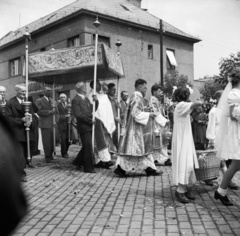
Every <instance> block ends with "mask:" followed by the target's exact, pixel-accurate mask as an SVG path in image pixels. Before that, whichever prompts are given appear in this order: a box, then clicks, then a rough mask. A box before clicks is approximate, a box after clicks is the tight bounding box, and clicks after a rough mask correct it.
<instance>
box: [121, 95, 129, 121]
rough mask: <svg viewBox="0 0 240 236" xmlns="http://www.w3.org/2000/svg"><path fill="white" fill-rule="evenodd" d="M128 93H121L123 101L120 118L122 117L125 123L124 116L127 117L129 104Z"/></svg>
mask: <svg viewBox="0 0 240 236" xmlns="http://www.w3.org/2000/svg"><path fill="white" fill-rule="evenodd" d="M127 100H128V93H127V91H122V92H121V101H120V107H121V109H120V117H121V121H123V118H124V115H125V111H126V109H127V106H128V103H127Z"/></svg>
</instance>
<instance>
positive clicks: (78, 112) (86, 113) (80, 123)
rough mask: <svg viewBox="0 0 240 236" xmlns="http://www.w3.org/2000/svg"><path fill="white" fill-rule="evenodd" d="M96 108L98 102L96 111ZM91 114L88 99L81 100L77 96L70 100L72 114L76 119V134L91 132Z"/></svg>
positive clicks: (91, 109) (90, 105) (91, 106)
mask: <svg viewBox="0 0 240 236" xmlns="http://www.w3.org/2000/svg"><path fill="white" fill-rule="evenodd" d="M97 107H98V101H96V110H97ZM92 112H93V105H92V104H91V103H90V101H89V99H88V98H87V97H85V99H82V98H81V97H80V96H79V95H76V96H75V97H74V99H73V100H72V113H73V115H74V116H75V117H76V119H77V130H78V133H80V134H81V133H87V132H91V131H92Z"/></svg>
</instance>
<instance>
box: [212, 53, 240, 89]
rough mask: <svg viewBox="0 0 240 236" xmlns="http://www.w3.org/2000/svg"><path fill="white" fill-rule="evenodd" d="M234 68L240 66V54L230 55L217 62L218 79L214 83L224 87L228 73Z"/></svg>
mask: <svg viewBox="0 0 240 236" xmlns="http://www.w3.org/2000/svg"><path fill="white" fill-rule="evenodd" d="M235 66H240V52H237V53H236V54H234V53H232V54H230V55H229V57H227V58H221V59H220V62H219V70H220V72H219V77H218V78H217V79H216V81H217V82H218V83H220V84H225V85H226V84H227V82H228V76H229V73H230V72H231V70H232V68H233V67H235Z"/></svg>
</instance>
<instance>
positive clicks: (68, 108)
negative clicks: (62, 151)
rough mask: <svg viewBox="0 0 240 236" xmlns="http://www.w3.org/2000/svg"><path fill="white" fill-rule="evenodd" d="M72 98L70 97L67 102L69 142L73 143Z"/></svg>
mask: <svg viewBox="0 0 240 236" xmlns="http://www.w3.org/2000/svg"><path fill="white" fill-rule="evenodd" d="M71 108H72V105H71V99H70V98H68V102H67V113H68V143H69V144H70V143H71Z"/></svg>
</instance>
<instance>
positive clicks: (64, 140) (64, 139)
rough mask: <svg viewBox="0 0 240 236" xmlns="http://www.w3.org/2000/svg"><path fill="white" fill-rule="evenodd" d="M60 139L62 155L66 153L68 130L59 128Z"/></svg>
mask: <svg viewBox="0 0 240 236" xmlns="http://www.w3.org/2000/svg"><path fill="white" fill-rule="evenodd" d="M59 133H60V139H61V154H62V156H65V155H67V152H68V148H69V142H68V130H62V129H59Z"/></svg>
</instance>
